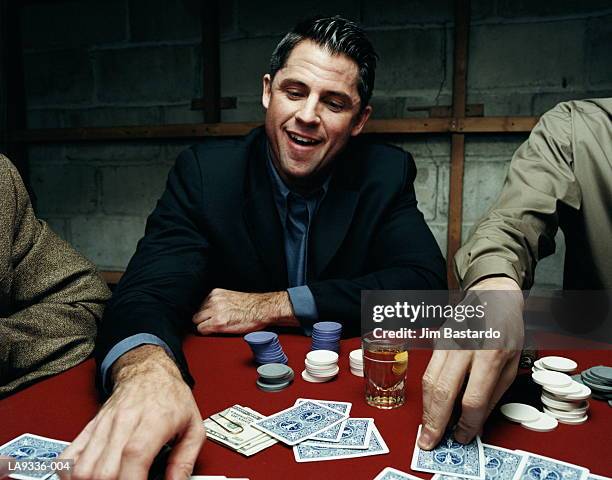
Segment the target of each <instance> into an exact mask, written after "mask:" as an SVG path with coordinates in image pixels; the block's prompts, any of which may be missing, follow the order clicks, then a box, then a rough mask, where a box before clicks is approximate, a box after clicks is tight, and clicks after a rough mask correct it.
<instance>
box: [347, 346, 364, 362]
mask: <svg viewBox="0 0 612 480" xmlns="http://www.w3.org/2000/svg"><path fill="white" fill-rule="evenodd" d="M349 359H350V360H352V361H353V362H355V363H363V350H362V349H361V348H357V349H355V350H352V351H351V353H349Z"/></svg>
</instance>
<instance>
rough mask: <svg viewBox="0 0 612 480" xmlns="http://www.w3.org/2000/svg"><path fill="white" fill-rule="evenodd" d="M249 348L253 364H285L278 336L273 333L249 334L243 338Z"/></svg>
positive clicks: (285, 359)
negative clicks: (253, 357)
mask: <svg viewBox="0 0 612 480" xmlns="http://www.w3.org/2000/svg"><path fill="white" fill-rule="evenodd" d="M244 339H245V340H246V342H247V343H248V344H249V346H250V347H251V350H252V351H253V355H254V356H255V362H256V363H259V364H260V365H263V364H266V363H284V364H286V363H287V355H285V352H283V348H282V347H281V344H280V342H279V341H278V335H277V334H276V333H273V332H265V331H261V332H251V333H248V334H247V335H245V336H244Z"/></svg>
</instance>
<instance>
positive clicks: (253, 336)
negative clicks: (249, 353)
mask: <svg viewBox="0 0 612 480" xmlns="http://www.w3.org/2000/svg"><path fill="white" fill-rule="evenodd" d="M275 338H278V335H277V334H276V333H274V332H266V331H260V332H251V333H247V334H246V335H245V336H244V339H245V340H246V341H247V342H248V343H249V344H253V345H261V344H263V343H268V342H271V341H272V340H274V339H275Z"/></svg>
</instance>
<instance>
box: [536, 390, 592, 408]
mask: <svg viewBox="0 0 612 480" xmlns="http://www.w3.org/2000/svg"><path fill="white" fill-rule="evenodd" d="M540 398H541V400H542V403H543V404H544V405H546V406H547V407H552V408H556V409H557V410H566V411H572V410H577V409H580V408H584V407H587V408H588V406H589V402H586V401H582V402H576V401H563V400H558V399H555V398H551V397H550V396H547V395H545V394H542V396H541V397H540Z"/></svg>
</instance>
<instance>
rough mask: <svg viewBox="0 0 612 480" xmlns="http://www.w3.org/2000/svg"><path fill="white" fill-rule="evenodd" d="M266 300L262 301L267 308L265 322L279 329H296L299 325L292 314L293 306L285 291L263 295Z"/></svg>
mask: <svg viewBox="0 0 612 480" xmlns="http://www.w3.org/2000/svg"><path fill="white" fill-rule="evenodd" d="M263 295H266V296H267V297H268V298H266V299H264V304H265V305H266V306H267V309H268V311H267V312H266V315H265V317H266V320H267V321H268V323H269V324H270V325H277V326H281V327H298V326H299V325H300V323H299V322H298V319H297V318H296V316H295V313H294V312H293V305H292V304H291V300H290V299H289V294H288V293H287V291H282V292H271V293H265V294H263Z"/></svg>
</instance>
